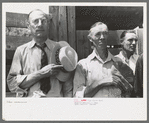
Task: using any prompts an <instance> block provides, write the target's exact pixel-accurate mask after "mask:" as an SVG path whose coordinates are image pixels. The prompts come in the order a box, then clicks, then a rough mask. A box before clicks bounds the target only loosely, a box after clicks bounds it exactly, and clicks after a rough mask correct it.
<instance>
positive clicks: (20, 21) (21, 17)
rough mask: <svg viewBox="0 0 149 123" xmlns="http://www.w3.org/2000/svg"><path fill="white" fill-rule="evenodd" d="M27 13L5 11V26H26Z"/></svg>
mask: <svg viewBox="0 0 149 123" xmlns="http://www.w3.org/2000/svg"><path fill="white" fill-rule="evenodd" d="M27 16H28V14H19V13H11V12H6V26H7V27H19V28H26V27H27V25H26V22H27Z"/></svg>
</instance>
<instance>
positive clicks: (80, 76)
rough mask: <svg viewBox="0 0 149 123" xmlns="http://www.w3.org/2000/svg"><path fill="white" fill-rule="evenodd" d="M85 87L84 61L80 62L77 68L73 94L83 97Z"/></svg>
mask: <svg viewBox="0 0 149 123" xmlns="http://www.w3.org/2000/svg"><path fill="white" fill-rule="evenodd" d="M85 88H86V65H85V63H83V62H79V63H78V65H77V68H76V70H75V74H74V79H73V96H74V97H77V98H83V97H84V90H85Z"/></svg>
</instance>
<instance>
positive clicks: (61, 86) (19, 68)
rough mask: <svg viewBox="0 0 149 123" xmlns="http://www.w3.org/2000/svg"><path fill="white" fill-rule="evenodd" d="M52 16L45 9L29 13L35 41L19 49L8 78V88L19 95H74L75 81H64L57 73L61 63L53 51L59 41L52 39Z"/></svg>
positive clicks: (29, 22) (29, 25)
mask: <svg viewBox="0 0 149 123" xmlns="http://www.w3.org/2000/svg"><path fill="white" fill-rule="evenodd" d="M49 19H50V17H49V16H48V15H47V14H45V13H44V12H42V11H41V10H39V9H37V10H33V11H31V12H30V13H29V15H28V23H27V26H28V28H29V30H30V32H31V35H32V38H33V39H32V41H30V42H29V43H26V44H24V45H22V46H19V47H18V48H17V49H16V52H15V54H14V58H13V61H12V66H11V68H10V72H9V74H8V77H7V83H8V87H9V89H10V91H11V92H16V93H17V96H21V97H23V96H25V97H72V82H70V81H68V82H65V83H62V82H60V81H59V80H58V79H57V78H56V77H55V75H57V74H58V73H59V70H60V69H61V68H62V66H61V65H55V64H51V63H50V62H51V61H50V60H51V54H52V50H53V48H54V46H55V45H56V42H54V41H52V40H50V39H48V31H52V30H50V29H49V22H50V21H49Z"/></svg>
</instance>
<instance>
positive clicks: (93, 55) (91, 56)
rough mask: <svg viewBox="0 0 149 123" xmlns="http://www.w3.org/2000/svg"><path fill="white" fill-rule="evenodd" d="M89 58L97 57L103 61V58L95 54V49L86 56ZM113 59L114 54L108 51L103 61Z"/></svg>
mask: <svg viewBox="0 0 149 123" xmlns="http://www.w3.org/2000/svg"><path fill="white" fill-rule="evenodd" d="M88 58H89V59H90V60H93V59H94V58H97V59H98V60H99V61H101V62H103V60H102V59H101V58H100V56H99V55H97V54H96V52H95V49H94V50H93V52H92V53H91V54H90V55H89V56H88ZM113 59H114V56H113V55H112V54H111V53H110V52H109V51H108V57H107V59H106V60H105V61H104V62H108V61H111V60H113Z"/></svg>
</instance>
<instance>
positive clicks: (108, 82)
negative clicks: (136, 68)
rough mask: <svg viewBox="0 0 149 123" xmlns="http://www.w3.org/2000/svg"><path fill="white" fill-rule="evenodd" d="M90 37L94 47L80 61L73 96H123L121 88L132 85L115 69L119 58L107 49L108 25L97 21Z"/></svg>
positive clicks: (75, 76) (74, 81)
mask: <svg viewBox="0 0 149 123" xmlns="http://www.w3.org/2000/svg"><path fill="white" fill-rule="evenodd" d="M88 38H89V40H90V41H91V42H92V43H93V46H94V49H93V52H92V53H91V54H90V55H89V56H88V57H87V58H85V59H82V60H80V61H79V62H78V65H77V68H76V71H75V75H74V80H73V96H74V97H76V98H83V97H94V98H95V97H121V96H122V89H121V88H125V85H127V87H128V88H129V89H130V88H131V85H130V84H129V83H128V82H127V80H126V79H125V78H124V77H123V76H122V75H121V74H120V72H119V71H117V69H115V68H117V67H116V64H115V63H116V61H117V59H115V58H114V57H113V55H112V54H111V53H110V52H109V51H108V49H107V38H108V27H107V25H106V24H104V23H102V22H97V23H95V24H94V25H93V26H92V27H91V29H90V31H89V35H88ZM118 61H119V60H118ZM121 63H122V62H121ZM113 74H114V76H113ZM128 88H127V89H128ZM127 91H128V90H127Z"/></svg>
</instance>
